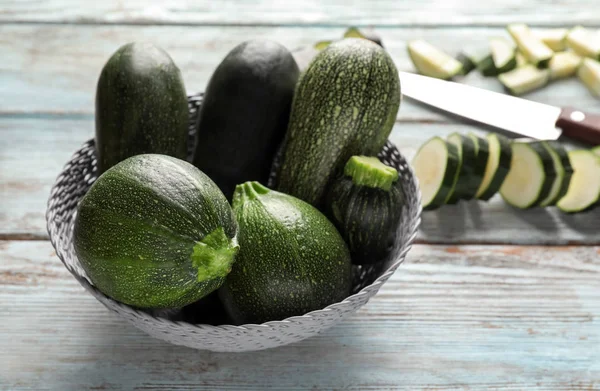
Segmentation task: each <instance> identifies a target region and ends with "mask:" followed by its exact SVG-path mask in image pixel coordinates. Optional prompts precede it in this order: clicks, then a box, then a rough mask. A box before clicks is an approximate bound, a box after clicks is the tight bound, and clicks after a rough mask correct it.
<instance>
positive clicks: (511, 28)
mask: <svg viewBox="0 0 600 391" xmlns="http://www.w3.org/2000/svg"><path fill="white" fill-rule="evenodd" d="M507 30H508V32H509V34H510V35H511V37H512V38H513V40H514V41H515V43H516V44H517V47H518V48H519V50H520V51H521V53H523V55H524V56H525V58H526V59H527V61H528V62H529V63H531V64H533V65H535V66H536V67H538V68H540V69H544V68H548V65H549V63H550V59H551V58H552V56H553V55H554V52H553V51H552V49H550V48H549V47H548V46H546V45H545V44H544V43H543V42H542V41H541V40H540V39H539V38H537V37H536V36H535V35H534V34H533V33H532V32H531V31H530V30H529V27H527V26H526V25H524V24H511V25H508V27H507Z"/></svg>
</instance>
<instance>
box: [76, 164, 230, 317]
mask: <svg viewBox="0 0 600 391" xmlns="http://www.w3.org/2000/svg"><path fill="white" fill-rule="evenodd" d="M73 243H74V246H75V252H76V254H77V258H78V259H79V261H80V262H81V266H82V267H83V269H84V270H85V272H86V274H87V276H88V277H89V278H90V281H91V282H92V283H93V284H94V285H95V286H96V287H97V288H98V289H99V290H100V291H102V292H103V293H104V294H106V295H108V296H110V297H112V298H113V299H115V300H118V301H120V302H122V303H125V304H128V305H132V306H135V307H141V308H173V307H183V306H185V305H188V304H190V303H193V302H195V301H196V300H199V299H200V298H202V297H203V296H205V295H207V294H209V293H210V292H212V291H214V290H215V289H217V288H218V287H219V286H220V285H221V284H222V283H223V281H224V279H225V276H226V275H227V273H229V271H230V269H231V265H232V263H233V262H234V255H235V253H236V252H237V249H238V245H237V224H236V221H235V218H234V216H233V212H232V210H231V207H230V206H229V204H228V203H227V199H226V198H225V196H224V195H223V193H222V192H221V191H220V190H219V188H218V187H217V186H216V185H215V183H214V182H213V181H212V180H211V179H210V178H209V177H207V176H206V175H205V174H204V173H202V172H201V171H200V170H198V169H197V168H195V167H194V166H192V165H191V164H189V163H187V162H185V161H183V160H179V159H176V158H173V157H169V156H166V155H158V154H143V155H136V156H133V157H131V158H128V159H126V160H124V161H122V162H120V163H118V164H116V165H115V166H113V167H111V168H110V169H108V170H107V171H106V172H105V173H104V174H102V175H101V176H100V177H99V178H98V179H97V180H96V182H94V184H93V185H92V187H91V188H90V190H89V191H88V192H87V194H86V195H85V196H84V197H83V199H82V200H81V203H80V204H79V206H78V209H77V217H76V219H75V227H74V229H73Z"/></svg>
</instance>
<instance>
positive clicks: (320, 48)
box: [315, 41, 331, 50]
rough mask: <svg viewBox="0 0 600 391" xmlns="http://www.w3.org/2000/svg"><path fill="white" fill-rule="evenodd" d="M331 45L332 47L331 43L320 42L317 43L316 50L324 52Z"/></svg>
mask: <svg viewBox="0 0 600 391" xmlns="http://www.w3.org/2000/svg"><path fill="white" fill-rule="evenodd" d="M329 45H331V41H319V42H317V43H315V49H317V50H323V49H325V48H326V47H327V46H329Z"/></svg>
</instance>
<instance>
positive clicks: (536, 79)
mask: <svg viewBox="0 0 600 391" xmlns="http://www.w3.org/2000/svg"><path fill="white" fill-rule="evenodd" d="M548 79H549V71H548V70H547V69H538V68H536V67H535V66H534V65H531V64H528V65H525V66H522V67H520V68H516V69H513V70H512V71H510V72H506V73H503V74H501V75H500V76H498V80H500V82H501V83H502V85H504V87H505V88H506V89H507V90H508V91H509V92H510V93H511V94H513V95H522V94H525V93H527V92H530V91H533V90H535V89H537V88H540V87H543V86H545V85H546V84H547V83H548Z"/></svg>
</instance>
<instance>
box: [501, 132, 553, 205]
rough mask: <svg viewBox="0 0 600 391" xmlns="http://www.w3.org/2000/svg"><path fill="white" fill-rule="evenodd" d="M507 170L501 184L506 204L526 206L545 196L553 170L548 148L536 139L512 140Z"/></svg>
mask: <svg viewBox="0 0 600 391" xmlns="http://www.w3.org/2000/svg"><path fill="white" fill-rule="evenodd" d="M511 149H512V159H511V163H510V167H511V168H510V171H509V172H508V175H507V176H506V178H505V179H504V183H503V184H502V187H500V195H501V196H502V198H503V199H504V201H506V202H507V203H508V204H510V205H512V206H514V207H516V208H520V209H527V208H531V207H533V206H537V205H538V204H539V203H540V202H541V201H542V200H544V199H546V197H548V194H549V193H550V190H551V189H552V185H553V184H554V179H555V178H556V171H555V169H554V161H553V160H552V156H551V155H550V152H548V150H547V149H546V148H545V147H544V146H543V145H542V144H541V143H537V142H532V143H527V142H525V143H512V144H511Z"/></svg>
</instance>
